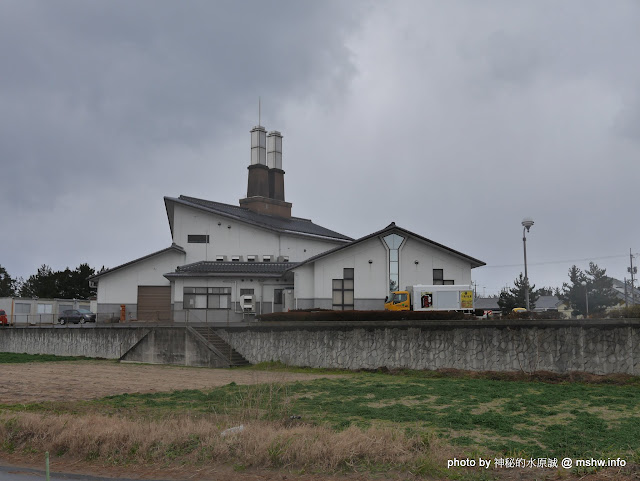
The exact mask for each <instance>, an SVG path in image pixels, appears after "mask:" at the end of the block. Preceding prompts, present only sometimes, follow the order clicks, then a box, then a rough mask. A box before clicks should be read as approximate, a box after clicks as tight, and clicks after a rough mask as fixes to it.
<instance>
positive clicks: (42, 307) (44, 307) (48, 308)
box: [38, 304, 53, 314]
mask: <svg viewBox="0 0 640 481" xmlns="http://www.w3.org/2000/svg"><path fill="white" fill-rule="evenodd" d="M52 312H53V304H38V314H51V313H52Z"/></svg>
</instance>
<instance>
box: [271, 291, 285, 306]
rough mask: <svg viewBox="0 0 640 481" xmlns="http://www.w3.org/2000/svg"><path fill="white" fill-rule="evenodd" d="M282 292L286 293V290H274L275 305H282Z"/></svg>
mask: <svg viewBox="0 0 640 481" xmlns="http://www.w3.org/2000/svg"><path fill="white" fill-rule="evenodd" d="M282 291H284V289H274V290H273V303H274V304H282Z"/></svg>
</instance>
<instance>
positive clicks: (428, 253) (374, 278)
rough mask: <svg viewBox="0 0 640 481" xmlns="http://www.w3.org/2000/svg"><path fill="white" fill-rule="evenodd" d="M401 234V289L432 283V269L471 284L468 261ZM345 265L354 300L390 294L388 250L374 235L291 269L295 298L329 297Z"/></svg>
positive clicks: (382, 297)
mask: <svg viewBox="0 0 640 481" xmlns="http://www.w3.org/2000/svg"><path fill="white" fill-rule="evenodd" d="M385 235H388V233H386V234H385ZM402 235H403V237H405V238H406V239H405V242H404V243H403V244H402V246H401V248H400V285H399V287H400V288H402V289H404V287H405V286H408V285H415V284H433V269H444V278H445V279H453V281H454V283H455V284H471V264H470V263H469V262H468V261H465V260H464V259H461V258H459V257H457V256H455V255H452V254H450V253H448V252H446V251H444V250H442V249H438V248H437V247H433V246H431V245H429V244H427V243H425V242H423V241H420V240H418V239H415V238H412V237H408V236H405V235H404V234H402ZM369 260H371V261H373V262H372V263H371V264H369ZM416 260H417V261H418V264H416V263H415V261H416ZM345 267H347V268H349V267H351V268H353V269H354V298H355V299H356V300H357V299H361V300H371V299H380V300H382V299H384V298H385V297H386V296H387V295H388V294H389V290H388V289H389V258H388V250H387V247H386V245H385V244H384V242H383V241H382V239H381V238H380V237H374V238H372V239H368V240H366V241H363V242H361V243H359V244H357V245H355V246H353V247H347V248H345V249H342V250H340V251H338V252H336V253H334V254H330V255H328V256H326V257H322V258H320V259H318V260H317V261H315V262H312V263H309V264H305V265H304V266H301V267H299V268H296V269H294V275H295V296H296V298H297V299H301V300H302V299H315V300H318V299H332V297H333V292H332V280H333V279H342V278H343V269H344V268H345Z"/></svg>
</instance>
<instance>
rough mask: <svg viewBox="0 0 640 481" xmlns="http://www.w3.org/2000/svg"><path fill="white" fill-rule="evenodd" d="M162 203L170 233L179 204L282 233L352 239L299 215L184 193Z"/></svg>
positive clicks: (329, 238)
mask: <svg viewBox="0 0 640 481" xmlns="http://www.w3.org/2000/svg"><path fill="white" fill-rule="evenodd" d="M164 203H165V207H166V209H167V217H168V218H169V226H170V228H171V234H172V235H173V205H174V204H181V205H186V206H189V207H193V208H194V209H199V210H203V211H205V212H210V213H212V214H217V215H221V216H223V217H226V218H229V219H233V220H237V221H240V222H244V223H247V224H251V225H255V226H257V227H261V228H263V229H267V230H271V231H275V232H280V233H283V234H294V235H302V236H306V237H316V238H323V239H328V240H333V241H338V242H350V241H352V240H353V239H352V238H351V237H347V236H346V235H343V234H340V233H339V232H335V231H332V230H330V229H327V228H325V227H322V226H319V225H316V224H314V223H313V222H311V221H310V220H309V219H302V218H300V217H291V218H288V219H287V218H284V217H278V216H273V215H266V214H258V213H257V212H253V211H251V210H249V209H245V208H243V207H239V206H237V205H230V204H222V203H220V202H213V201H211V200H204V199H197V198H195V197H188V196H186V195H181V196H180V197H178V198H175V197H165V198H164Z"/></svg>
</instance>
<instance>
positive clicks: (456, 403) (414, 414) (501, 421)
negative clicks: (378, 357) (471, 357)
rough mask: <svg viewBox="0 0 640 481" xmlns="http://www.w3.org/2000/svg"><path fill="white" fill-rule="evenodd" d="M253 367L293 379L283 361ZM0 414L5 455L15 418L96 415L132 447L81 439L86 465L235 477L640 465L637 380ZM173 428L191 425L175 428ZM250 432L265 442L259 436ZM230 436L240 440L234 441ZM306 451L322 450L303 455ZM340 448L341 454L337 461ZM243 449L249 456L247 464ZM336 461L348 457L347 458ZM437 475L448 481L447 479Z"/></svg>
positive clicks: (300, 386) (486, 382) (364, 375)
mask: <svg viewBox="0 0 640 481" xmlns="http://www.w3.org/2000/svg"><path fill="white" fill-rule="evenodd" d="M263 367H269V368H271V370H287V371H289V372H291V370H290V369H288V368H285V367H284V366H281V365H273V364H269V365H268V366H263ZM253 369H255V368H253ZM294 371H295V372H300V371H297V370H294ZM302 372H312V373H318V370H303V371H302ZM333 372H335V371H333ZM340 373H342V371H340ZM0 409H1V412H0V415H2V416H3V419H4V421H2V422H3V423H4V433H5V437H4V439H5V440H6V441H5V444H4V445H3V446H2V449H4V450H5V451H11V450H14V451H19V450H24V449H27V448H25V446H28V449H39V447H38V445H37V442H36V441H37V439H40V438H38V437H37V436H42V434H38V435H36V434H33V435H25V428H24V426H23V425H22V424H20V423H21V422H22V420H23V418H24V417H25V416H36V418H33V419H40V421H39V422H44V421H43V420H46V419H52V420H55V419H65V422H66V423H69V422H71V421H70V420H71V419H79V420H83V419H90V418H92V416H100V419H102V421H100V422H102V423H103V424H106V425H110V423H112V422H114V423H124V424H122V426H126V429H129V430H131V433H130V434H127V436H130V437H131V439H129V438H127V439H125V440H124V441H123V439H122V437H119V438H118V441H117V443H120V444H121V447H120V448H118V449H120V450H119V451H117V452H116V451H115V450H114V451H105V450H104V449H103V448H102V447H101V446H102V443H103V441H101V440H100V439H101V438H99V437H98V441H92V439H86V440H85V442H84V443H88V444H87V447H86V448H85V447H82V448H81V449H82V453H80V454H81V455H82V456H84V457H85V458H86V459H104V458H105V456H107V457H109V459H115V460H117V462H128V461H127V460H131V459H135V460H140V459H143V460H148V461H150V462H157V461H158V459H160V458H162V459H165V460H168V461H172V460H173V461H175V460H185V459H186V460H191V461H190V462H194V463H197V462H207V461H206V460H213V459H224V460H225V462H228V463H229V464H230V466H234V467H235V468H237V469H238V470H242V469H247V468H249V467H253V466H268V467H287V468H291V467H295V468H296V469H299V468H301V469H319V470H323V469H330V470H336V471H345V470H346V471H354V470H355V471H357V470H360V469H365V470H368V471H369V472H375V471H376V470H377V469H379V468H380V467H381V466H385V467H388V466H392V467H393V469H396V470H400V471H407V472H411V473H417V474H422V473H427V474H428V475H435V474H438V475H440V474H441V473H440V471H439V469H441V468H442V462H441V461H442V459H441V457H442V456H439V455H438V452H442V453H446V457H451V455H452V453H461V454H466V455H469V453H475V455H476V456H477V454H478V453H482V454H483V455H485V456H492V455H495V456H509V455H511V454H513V453H518V455H519V456H520V457H527V458H528V457H532V458H540V457H545V458H546V457H549V458H554V457H555V458H558V459H562V458H563V457H567V456H568V457H572V458H591V457H593V458H597V459H606V458H608V457H622V458H625V459H627V460H628V461H629V462H634V461H633V460H635V459H640V389H638V384H637V379H627V380H625V382H622V383H613V384H607V383H595V384H585V383H570V382H558V381H557V380H555V381H553V382H539V381H524V380H515V381H514V380H504V379H490V378H475V377H472V376H456V377H451V376H448V375H444V376H443V375H442V374H441V373H422V372H420V373H415V372H410V371H407V372H402V373H397V372H396V373H393V374H387V373H380V372H372V373H370V372H360V373H352V374H351V375H349V376H341V377H328V378H321V379H316V380H311V381H304V382H301V381H298V382H293V383H270V384H254V385H237V384H235V383H230V384H228V385H226V386H222V387H219V388H215V389H210V390H182V391H173V392H166V393H150V394H123V395H118V396H109V397H106V398H102V399H98V400H93V401H79V402H74V403H40V404H31V405H26V406H25V405H20V406H4V407H0ZM37 416H42V417H41V418H37ZM110 420H111V421H110ZM178 420H180V423H186V424H185V425H186V426H191V427H190V428H189V429H186V428H185V429H183V428H180V429H178V428H177V427H176V426H177V425H178V424H175V423H178ZM52 422H53V421H52ZM94 422H95V421H94ZM172 423H173V424H172ZM34 424H37V423H35V421H34ZM241 424H242V425H244V426H245V427H246V430H247V431H248V432H251V433H253V434H251V436H253V435H255V436H257V438H256V440H255V441H250V440H249V439H248V438H247V439H245V438H244V436H249V435H248V434H238V435H235V434H234V435H233V436H231V437H229V438H228V439H227V438H225V441H224V442H223V443H222V444H219V443H218V441H215V442H214V440H213V438H216V439H218V437H220V433H221V432H222V431H223V430H225V429H227V428H229V427H233V426H239V425H241ZM180 425H181V424H180ZM79 426H80V425H79ZM148 426H152V427H153V426H155V427H154V428H153V429H152V428H150V427H148ZM159 426H170V427H169V428H167V429H166V430H165V431H164V432H165V435H166V437H162V436H159V435H158V437H157V440H156V442H155V444H154V443H152V442H151V441H150V440H148V439H147V437H149V436H151V438H153V436H152V435H151V434H149V433H147V434H145V435H144V436H138V435H137V434H135V433H136V432H137V431H138V430H142V431H145V429H147V430H149V429H150V430H151V431H149V432H155V431H154V429H160V427H159ZM198 426H200V427H198ZM1 427H2V425H1V424H0V428H1ZM205 427H206V429H205ZM257 427H260V429H261V430H264V433H268V434H264V433H262V434H258V433H257V431H255V430H254V429H257ZM33 429H34V432H35V431H37V429H36V428H33ZM78 429H80V427H79V428H78ZM87 429H88V428H87ZM123 429H124V428H123ZM163 429H164V428H163ZM0 430H2V429H0ZM112 430H113V429H112ZM26 431H28V429H26ZM173 431H175V433H173ZM116 432H117V430H116ZM102 436H107V434H103V435H102ZM119 436H120V435H119ZM251 436H249V437H251ZM151 438H150V439H151ZM352 438H353V440H356V439H358V440H359V441H358V443H360V444H358V446H359V447H358V448H354V447H353V446H351V445H349V446H351V447H348V446H347V445H346V444H344V443H347V444H348V443H349V442H351V440H352ZM231 439H235V440H236V441H231ZM238 439H243V441H241V444H237V443H238V442H240V441H237V440H238ZM258 439H260V441H258ZM263 439H264V441H263ZM318 439H322V442H320V441H317V440H318ZM396 439H397V440H398V443H400V445H401V446H403V447H402V448H401V449H400V448H399V449H400V450H399V451H397V452H395V451H394V452H395V453H396V454H394V455H393V456H391V457H388V456H387V457H385V456H386V455H383V454H382V453H383V451H384V449H386V448H388V446H391V445H394V443H396ZM125 441H126V442H125ZM254 442H255V443H256V445H255V446H254V445H253V444H251V443H254ZM318 442H320V444H317V443H318ZM354 442H355V441H354ZM92 443H93V444H92ZM117 443H115V444H117ZM212 443H213V444H212ZM242 443H248V444H242ZM340 443H342V444H340ZM377 443H382V444H381V445H380V446H379V445H378V444H377ZM115 444H114V446H115ZM258 444H259V446H258ZM385 444H386V446H385ZM56 446H57V447H58V448H59V450H60V452H63V453H66V452H67V451H65V449H66V450H68V451H69V452H73V451H74V449H80V448H79V446H80V444H77V446H78V447H77V448H74V447H73V446H68V445H67V444H65V443H59V444H57V445H56ZM74 446H76V445H74ZM82 446H84V444H82ZM309 446H314V448H313V449H315V450H321V453H313V454H312V453H311V452H310V451H308V450H307V449H308V447H309ZM105 449H106V448H105ZM114 449H116V448H114ZM338 449H342V450H344V449H346V450H347V451H344V452H343V453H342V454H340V453H338V452H337V451H336V450H338ZM251 450H254V451H251ZM349 450H351V451H349ZM51 451H52V452H58V451H57V450H56V449H53V448H51ZM247 452H252V453H253V454H252V455H251V456H253V457H251V456H249V458H247V457H246V456H245V454H246V453H247ZM354 452H355V453H358V454H355V455H353V453H354ZM242 453H244V454H242ZM323 453H324V454H323ZM345 453H351V454H349V456H351V457H346V458H345V457H344V456H345ZM402 453H404V454H402ZM614 455H615V456H614ZM328 459H331V460H332V461H330V462H328V461H327V460H328ZM198 460H200V461H198ZM136 462H137V461H136ZM429 473H430V474H429ZM445 475H446V476H448V477H452V476H453V474H452V473H449V472H448V473H446V474H445Z"/></svg>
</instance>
